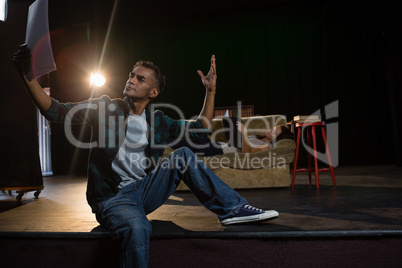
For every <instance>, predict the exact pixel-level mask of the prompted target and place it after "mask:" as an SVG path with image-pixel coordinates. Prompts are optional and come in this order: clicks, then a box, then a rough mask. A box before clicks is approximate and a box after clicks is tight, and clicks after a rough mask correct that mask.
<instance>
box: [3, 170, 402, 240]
mask: <svg viewBox="0 0 402 268" xmlns="http://www.w3.org/2000/svg"><path fill="white" fill-rule="evenodd" d="M335 176H336V180H337V186H336V187H334V186H332V180H331V177H330V175H329V173H321V175H320V189H316V187H315V185H314V184H313V185H312V186H308V184H307V174H305V173H298V174H297V178H296V185H295V187H294V188H291V187H289V188H278V189H250V190H238V192H239V193H240V194H241V195H242V196H243V197H245V198H246V199H247V200H248V201H249V203H250V204H251V205H254V206H256V207H260V208H263V209H275V210H277V211H278V212H279V214H280V215H279V217H278V218H277V219H274V220H272V221H268V222H264V223H258V224H244V225H233V226H222V225H221V224H220V223H219V222H218V220H217V217H216V216H215V215H214V214H213V213H212V212H210V211H208V210H207V209H205V208H204V207H203V206H202V205H201V204H200V203H199V202H198V201H197V199H196V198H195V197H194V196H193V195H192V193H190V192H175V193H174V194H173V195H172V196H171V197H170V198H169V200H168V201H167V202H166V203H165V204H164V205H163V206H162V207H160V208H159V209H157V210H156V211H155V212H153V213H151V214H150V215H148V218H149V219H150V220H151V221H152V225H153V237H253V236H254V237H272V236H276V237H278V236H279V237H280V236H319V235H326V236H328V235H329V236H339V235H345V236H353V235H379V234H388V235H393V234H395V235H401V234H402V168H397V167H391V166H380V167H339V168H336V169H335ZM313 180H314V177H313ZM44 185H45V189H44V190H43V191H42V193H41V194H40V196H39V199H34V196H33V192H30V193H26V194H25V195H24V196H23V198H22V201H21V202H20V203H18V202H17V201H16V199H15V197H16V193H15V192H14V193H12V195H9V194H8V193H1V192H0V236H25V237H27V236H28V237H29V236H60V235H63V236H72V237H73V236H84V237H85V236H89V237H101V236H108V235H109V233H108V232H106V231H105V230H103V229H102V228H100V227H99V224H98V223H97V222H96V220H95V216H94V215H93V214H92V213H91V210H90V207H89V206H88V205H87V203H86V200H85V190H86V178H85V177H74V176H54V177H45V178H44Z"/></svg>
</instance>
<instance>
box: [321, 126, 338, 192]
mask: <svg viewBox="0 0 402 268" xmlns="http://www.w3.org/2000/svg"><path fill="white" fill-rule="evenodd" d="M321 133H322V139H323V140H324V144H325V151H326V153H327V158H328V165H329V170H330V171H331V176H332V182H333V183H334V185H336V180H335V173H334V168H333V167H332V161H331V155H330V153H329V149H328V144H327V135H326V134H325V129H324V127H322V128H321Z"/></svg>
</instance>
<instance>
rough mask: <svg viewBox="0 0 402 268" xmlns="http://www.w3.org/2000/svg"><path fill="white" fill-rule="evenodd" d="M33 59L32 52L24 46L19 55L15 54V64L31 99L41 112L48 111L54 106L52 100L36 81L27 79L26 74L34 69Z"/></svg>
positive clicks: (21, 47) (18, 52)
mask: <svg viewBox="0 0 402 268" xmlns="http://www.w3.org/2000/svg"><path fill="white" fill-rule="evenodd" d="M31 58H32V55H31V51H30V50H29V48H28V47H27V46H26V45H25V44H24V45H21V46H20V47H19V49H18V51H17V53H15V54H14V57H13V62H14V65H15V67H16V68H17V70H18V73H19V74H20V75H21V78H22V79H23V81H24V84H25V86H26V88H27V90H28V93H29V94H30V95H31V98H32V100H33V101H34V103H35V105H36V106H37V107H38V108H39V109H40V110H42V111H46V110H48V109H49V108H50V105H51V104H52V100H51V98H50V97H49V96H48V95H47V94H46V92H45V91H44V90H43V88H42V87H41V86H40V85H39V83H38V81H37V80H36V79H33V80H31V81H28V79H27V77H26V74H27V73H28V72H29V71H31V68H32V64H31Z"/></svg>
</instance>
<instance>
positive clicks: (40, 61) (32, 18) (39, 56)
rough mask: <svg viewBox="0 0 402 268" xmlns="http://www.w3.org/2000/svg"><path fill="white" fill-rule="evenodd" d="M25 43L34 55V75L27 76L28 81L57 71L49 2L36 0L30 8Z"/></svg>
mask: <svg viewBox="0 0 402 268" xmlns="http://www.w3.org/2000/svg"><path fill="white" fill-rule="evenodd" d="M25 43H26V44H27V46H28V48H29V49H30V50H31V53H32V74H27V78H28V79H30V78H37V77H40V76H42V75H44V74H47V73H50V72H52V71H54V70H56V64H55V62H54V58H53V52H52V46H51V44H50V35H49V22H48V0H36V1H35V2H34V3H33V4H32V5H30V6H29V11H28V23H27V31H26V35H25ZM28 76H31V77H28Z"/></svg>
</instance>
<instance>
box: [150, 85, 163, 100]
mask: <svg viewBox="0 0 402 268" xmlns="http://www.w3.org/2000/svg"><path fill="white" fill-rule="evenodd" d="M159 92H160V91H159V89H157V88H156V87H155V88H153V89H151V92H150V93H149V97H150V98H152V99H154V98H156V97H158V95H159Z"/></svg>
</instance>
